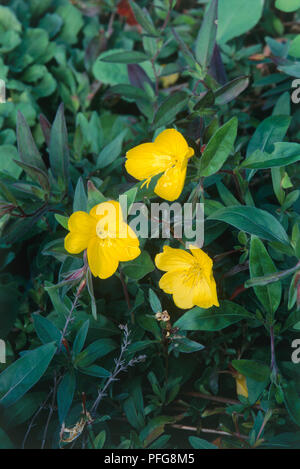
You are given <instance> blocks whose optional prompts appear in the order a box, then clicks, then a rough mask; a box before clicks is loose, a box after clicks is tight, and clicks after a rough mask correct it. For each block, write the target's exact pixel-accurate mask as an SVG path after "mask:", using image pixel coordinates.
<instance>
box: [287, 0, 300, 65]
mask: <svg viewBox="0 0 300 469" xmlns="http://www.w3.org/2000/svg"><path fill="white" fill-rule="evenodd" d="M299 3H300V2H299ZM289 55H291V56H292V57H296V58H297V59H300V34H298V35H297V36H296V37H295V39H293V40H292V42H291V44H290V48H289Z"/></svg>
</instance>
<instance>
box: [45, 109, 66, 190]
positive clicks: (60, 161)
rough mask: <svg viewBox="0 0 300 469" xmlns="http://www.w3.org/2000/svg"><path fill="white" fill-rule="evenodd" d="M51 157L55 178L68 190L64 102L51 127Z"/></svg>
mask: <svg viewBox="0 0 300 469" xmlns="http://www.w3.org/2000/svg"><path fill="white" fill-rule="evenodd" d="M49 157H50V164H51V171H52V174H53V176H54V178H55V179H56V180H57V181H58V182H60V184H61V185H62V187H64V188H65V190H66V191H67V188H68V183H69V144H68V134H67V127H66V121H65V116H64V106H63V104H61V105H60V106H59V108H58V111H57V114H56V117H55V120H54V122H53V125H52V127H51V133H50V143H49Z"/></svg>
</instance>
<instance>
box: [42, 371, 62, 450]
mask: <svg viewBox="0 0 300 469" xmlns="http://www.w3.org/2000/svg"><path fill="white" fill-rule="evenodd" d="M58 382H59V380H57V377H56V372H55V373H54V385H53V394H52V402H51V405H50V410H49V414H48V418H47V422H46V426H45V429H44V434H43V441H42V446H41V449H44V447H45V444H46V439H47V434H48V428H49V424H50V421H51V418H52V415H53V412H54V406H55V399H56V390H57V385H58Z"/></svg>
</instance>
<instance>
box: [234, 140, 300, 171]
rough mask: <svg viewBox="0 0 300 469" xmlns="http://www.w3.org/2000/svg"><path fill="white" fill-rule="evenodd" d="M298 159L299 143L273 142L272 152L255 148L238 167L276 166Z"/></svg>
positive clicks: (262, 167)
mask: <svg viewBox="0 0 300 469" xmlns="http://www.w3.org/2000/svg"><path fill="white" fill-rule="evenodd" d="M299 160H300V144H299V143H290V142H278V143H275V144H274V150H273V151H272V153H266V152H263V151H261V150H256V151H254V152H253V153H252V154H251V155H250V156H249V157H248V158H246V159H245V160H244V161H243V162H242V164H241V166H240V167H241V168H253V169H267V168H276V167H281V166H288V165H290V164H293V163H296V162H297V161H299Z"/></svg>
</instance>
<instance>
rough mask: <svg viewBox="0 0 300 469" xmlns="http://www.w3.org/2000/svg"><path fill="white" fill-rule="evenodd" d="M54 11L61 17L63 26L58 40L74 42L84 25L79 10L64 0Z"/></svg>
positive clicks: (68, 42)
mask: <svg viewBox="0 0 300 469" xmlns="http://www.w3.org/2000/svg"><path fill="white" fill-rule="evenodd" d="M56 13H57V14H58V15H59V16H60V17H61V18H62V19H63V27H62V29H61V31H60V34H59V40H60V42H65V43H67V44H70V45H72V44H75V43H76V42H77V40H78V33H79V31H80V30H81V28H82V27H83V25H84V21H83V18H82V14H81V12H80V10H79V9H78V8H76V7H75V6H73V5H72V4H71V3H69V2H66V3H64V4H63V5H60V6H59V7H58V8H57V10H56Z"/></svg>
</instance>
